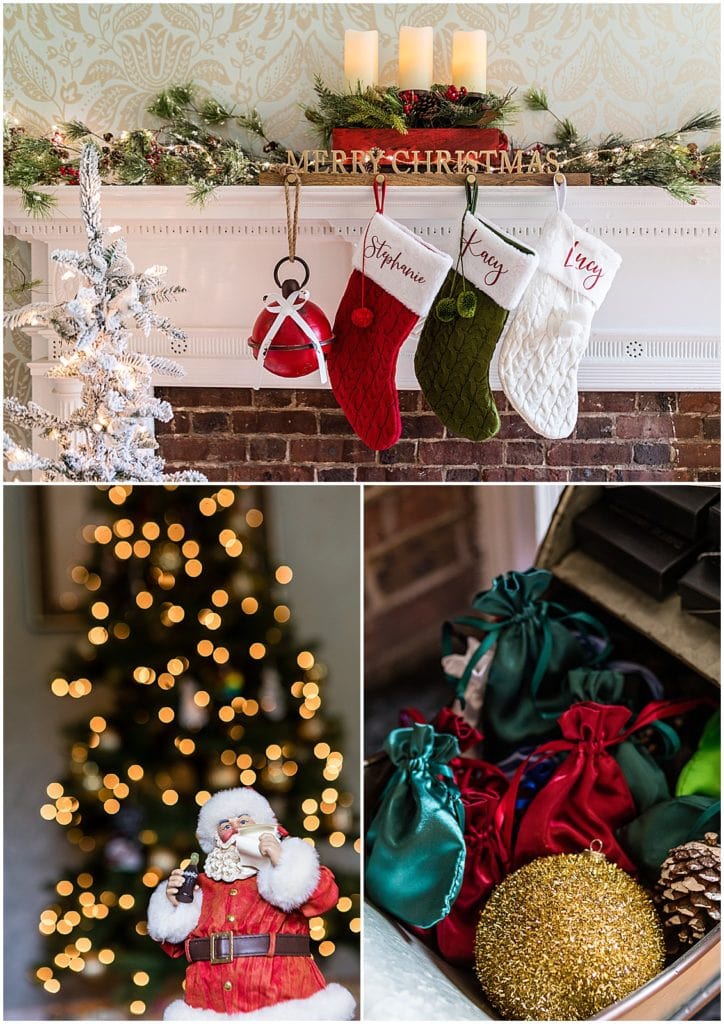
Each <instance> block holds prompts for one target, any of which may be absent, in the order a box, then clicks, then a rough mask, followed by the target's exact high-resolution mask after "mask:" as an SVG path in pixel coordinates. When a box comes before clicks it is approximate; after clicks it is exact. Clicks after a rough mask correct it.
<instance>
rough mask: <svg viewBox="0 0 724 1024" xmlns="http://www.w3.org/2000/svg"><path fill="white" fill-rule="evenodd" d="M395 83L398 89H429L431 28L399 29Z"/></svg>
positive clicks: (430, 79)
mask: <svg viewBox="0 0 724 1024" xmlns="http://www.w3.org/2000/svg"><path fill="white" fill-rule="evenodd" d="M397 79H398V81H397V85H398V87H399V88H400V89H429V88H430V86H431V85H432V28H429V27H426V28H412V27H411V26H410V25H403V26H402V28H401V29H400V57H399V72H398V76H397Z"/></svg>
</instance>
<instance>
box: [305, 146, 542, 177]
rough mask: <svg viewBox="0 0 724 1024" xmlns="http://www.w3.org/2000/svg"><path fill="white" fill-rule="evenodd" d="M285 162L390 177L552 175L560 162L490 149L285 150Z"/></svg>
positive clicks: (516, 151)
mask: <svg viewBox="0 0 724 1024" xmlns="http://www.w3.org/2000/svg"><path fill="white" fill-rule="evenodd" d="M287 163H288V164H289V166H290V167H291V168H293V169H294V170H298V171H304V172H308V171H310V170H312V169H313V170H314V171H329V172H330V173H332V174H349V175H355V174H369V173H373V174H376V173H377V171H378V170H379V168H380V166H381V165H384V166H387V165H389V167H390V170H391V171H392V173H393V174H416V173H419V172H420V171H424V172H425V173H426V174H464V173H465V172H467V171H472V172H475V173H477V174H555V173H556V172H557V171H558V170H559V169H560V163H559V162H558V157H557V154H556V152H555V150H552V149H549V150H547V151H546V152H539V151H538V150H533V152H532V153H525V152H524V151H523V150H522V149H514V150H513V151H512V153H506V152H503V153H498V152H497V151H495V150H492V149H468V150H462V149H458V150H455V152H450V150H448V149H427V150H425V149H422V150H420V149H412V150H410V149H396V150H394V151H389V152H387V153H386V154H385V155H384V156H382V155H381V154H380V151H379V150H377V151H376V152H369V151H367V150H363V149H353V150H350V151H349V152H345V150H342V149H333V150H326V149H303V150H302V151H301V153H299V154H295V153H294V152H293V151H292V150H287Z"/></svg>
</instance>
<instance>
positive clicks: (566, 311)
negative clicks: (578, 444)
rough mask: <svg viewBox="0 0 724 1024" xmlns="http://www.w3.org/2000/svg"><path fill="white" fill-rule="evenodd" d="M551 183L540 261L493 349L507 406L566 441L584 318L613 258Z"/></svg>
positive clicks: (586, 327)
mask: <svg viewBox="0 0 724 1024" xmlns="http://www.w3.org/2000/svg"><path fill="white" fill-rule="evenodd" d="M555 178H556V179H559V178H560V181H559V180H555V181H554V185H553V188H554V190H555V197H556V206H557V210H556V212H555V213H553V214H552V215H551V217H549V219H548V220H547V221H546V223H545V224H544V225H543V230H542V234H541V238H540V242H539V243H538V244H537V245H536V248H537V250H538V254H539V256H540V263H539V265H538V270H537V271H536V273H535V275H534V277H533V280H532V281H531V283H530V287H529V288H528V291H527V292H526V293H525V295H524V296H523V300H522V302H521V303H520V305H519V306H518V309H517V310H516V312H515V315H514V316H513V318H512V320H511V321H510V322H509V324H508V328H507V330H506V332H505V334H504V335H503V341H502V343H501V346H500V359H499V362H498V373H499V374H500V383H501V385H502V387H503V391H504V392H505V394H506V396H507V398H508V401H509V402H510V404H511V405H512V406H513V408H514V409H515V410H516V412H518V413H519V414H520V415H521V416H522V417H523V419H524V420H525V421H526V423H528V425H529V426H531V427H532V428H533V430H535V431H536V433H538V434H542V436H543V437H550V438H558V437H568V436H569V434H571V433H573V430H574V429H575V426H576V420H577V418H578V366H579V364H580V362H581V358H582V357H583V354H584V352H585V351H586V348H587V346H588V338H589V335H590V333H591V321H592V320H593V317H594V314H595V313H596V310H597V309H598V308H599V306H600V305H601V303H602V302H603V300H604V299H605V298H606V296H607V295H608V291H609V289H610V287H611V285H612V283H613V279H614V277H615V276H616V272H617V271H618V268H619V267H620V266H621V257H620V256H619V254H618V253H617V252H615V251H614V250H613V249H611V247H610V246H608V245H606V243H605V242H602V241H601V239H600V238H596V237H595V235H592V234H590V233H589V232H588V231H584V230H583V228H579V227H578V225H577V224H574V223H573V221H572V220H571V218H570V217H569V216H568V214H567V213H566V212H565V211H564V206H565V201H566V181H565V177H564V176H563V175H562V174H560V175H558V174H557V175H556V176H555Z"/></svg>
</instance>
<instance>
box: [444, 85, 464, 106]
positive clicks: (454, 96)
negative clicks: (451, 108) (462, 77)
mask: <svg viewBox="0 0 724 1024" xmlns="http://www.w3.org/2000/svg"><path fill="white" fill-rule="evenodd" d="M467 94H468V90H467V89H466V88H465V86H464V85H461V86H460V88H459V89H458V87H457V86H456V85H449V86H448V87H447V89H446V91H445V99H446V100H450V102H451V103H458V102H459V101H460V100H464V99H465V97H466V96H467Z"/></svg>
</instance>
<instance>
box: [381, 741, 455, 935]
mask: <svg viewBox="0 0 724 1024" xmlns="http://www.w3.org/2000/svg"><path fill="white" fill-rule="evenodd" d="M385 751H386V752H387V754H388V756H389V758H390V760H391V761H392V763H393V765H394V766H395V769H396V770H395V774H394V775H393V776H392V778H391V779H390V781H389V782H388V783H387V787H386V788H385V791H384V793H383V794H382V800H381V802H380V808H379V810H378V812H377V814H376V815H375V817H374V819H373V821H372V824H371V825H370V828H369V831H368V832H367V845H368V850H369V852H368V855H367V859H366V869H365V889H366V893H367V895H368V896H369V897H370V899H372V900H373V901H374V902H375V903H376V904H377V905H378V906H379V907H381V908H382V909H384V910H387V911H389V912H390V913H391V914H394V916H395V917H398V918H399V919H400V920H401V921H405V922H407V924H411V925H415V926H417V927H418V928H431V927H432V926H433V925H434V924H437V922H438V921H442V919H443V918H444V917H447V915H448V914H449V913H450V908H451V907H452V905H453V903H454V902H455V900H456V898H457V895H458V893H459V891H460V886H461V885H462V880H463V870H464V868H465V838H464V835H463V826H464V823H465V811H464V808H463V803H462V800H461V798H460V791H459V789H458V787H457V785H456V784H455V781H454V778H453V773H452V769H451V768H450V765H449V762H450V761H451V760H452V758H453V757H457V756H458V754H459V748H458V742H457V740H456V739H455V737H454V736H448V735H441V734H440V733H437V732H435V730H434V729H433V727H432V726H431V725H419V724H417V723H416V724H414V725H413V726H412V728H410V729H394V730H393V731H392V732H391V733H390V735H389V736H388V737H387V739H386V740H385Z"/></svg>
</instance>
